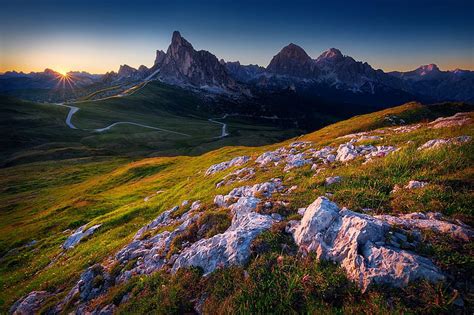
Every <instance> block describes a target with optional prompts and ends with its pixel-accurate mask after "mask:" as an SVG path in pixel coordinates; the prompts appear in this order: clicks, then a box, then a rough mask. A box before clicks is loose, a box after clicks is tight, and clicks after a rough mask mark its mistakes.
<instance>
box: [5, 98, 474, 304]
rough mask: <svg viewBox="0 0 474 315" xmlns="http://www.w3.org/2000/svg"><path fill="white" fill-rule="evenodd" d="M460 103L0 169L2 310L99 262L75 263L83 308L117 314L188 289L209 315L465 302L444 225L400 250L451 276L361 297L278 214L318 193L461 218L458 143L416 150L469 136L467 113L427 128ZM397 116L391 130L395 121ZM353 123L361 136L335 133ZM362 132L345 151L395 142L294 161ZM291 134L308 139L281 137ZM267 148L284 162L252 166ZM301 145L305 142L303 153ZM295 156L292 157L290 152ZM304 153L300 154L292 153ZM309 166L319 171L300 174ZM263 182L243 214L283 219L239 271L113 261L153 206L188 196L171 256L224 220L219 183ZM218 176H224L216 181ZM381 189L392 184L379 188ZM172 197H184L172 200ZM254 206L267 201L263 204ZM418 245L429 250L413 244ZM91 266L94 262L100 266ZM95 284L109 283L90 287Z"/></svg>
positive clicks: (464, 195)
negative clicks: (192, 210) (184, 147)
mask: <svg viewBox="0 0 474 315" xmlns="http://www.w3.org/2000/svg"><path fill="white" fill-rule="evenodd" d="M472 110H473V109H472V107H470V106H468V105H465V104H440V105H432V106H423V105H420V104H416V103H411V104H407V105H404V106H400V107H396V108H393V109H388V110H384V111H382V112H377V113H373V114H368V115H362V116H358V117H354V118H352V119H350V120H347V121H342V122H339V123H337V124H334V125H331V126H328V127H326V128H323V129H321V130H318V131H316V132H314V133H311V134H308V135H305V136H303V137H301V138H298V139H293V140H291V141H286V142H284V143H279V144H274V145H271V146H264V147H258V148H250V147H226V148H222V149H219V150H217V151H213V152H209V153H207V154H204V155H202V156H196V157H184V156H182V157H161V158H150V159H144V160H140V161H135V162H131V163H129V162H128V161H123V160H118V159H115V160H111V161H110V164H108V163H107V160H65V161H59V162H54V163H52V162H44V163H37V164H29V165H23V166H21V165H19V166H15V167H10V168H5V169H0V174H1V175H2V176H0V178H1V181H2V187H6V189H5V190H3V192H2V194H1V204H2V207H3V209H2V211H1V212H0V215H1V216H2V217H1V220H0V222H1V223H0V236H1V239H0V248H1V256H2V258H1V259H2V264H1V269H0V273H1V277H2V285H3V288H4V290H2V292H1V293H0V299H2V300H3V301H4V304H3V306H2V307H3V309H5V310H6V309H8V308H9V307H10V306H11V305H12V304H13V302H14V301H15V300H16V299H18V298H20V297H21V296H23V295H25V294H28V293H29V292H31V291H32V290H39V289H41V290H44V291H45V292H46V293H47V294H49V295H47V297H46V299H45V301H44V302H43V303H42V309H43V310H47V309H49V308H51V307H53V306H54V305H57V304H58V303H59V302H61V301H62V300H63V299H64V298H66V296H67V294H68V292H69V290H70V289H71V288H72V287H73V286H74V285H75V284H76V282H77V280H78V279H79V277H80V275H81V273H83V272H84V271H85V270H87V268H88V267H89V266H93V265H94V264H96V263H99V264H101V265H102V266H104V267H100V266H99V265H97V266H96V267H93V268H92V269H88V270H91V271H92V272H93V273H92V275H93V278H90V279H95V280H94V281H93V282H87V281H89V280H86V282H85V283H93V284H92V287H91V288H95V289H98V291H96V292H99V293H100V294H101V293H104V294H103V295H100V296H99V297H98V298H97V299H95V300H93V302H87V303H86V304H84V305H87V307H89V308H91V309H95V308H97V309H101V308H103V307H105V306H106V307H107V309H108V310H110V309H116V308H117V307H118V310H119V311H124V312H132V311H133V312H135V313H149V312H151V311H162V312H170V311H171V310H173V309H174V310H176V309H179V310H180V311H182V312H188V311H190V312H192V311H193V307H194V306H195V303H196V302H197V301H200V300H201V298H202V301H203V302H202V304H200V305H201V306H200V307H202V308H203V309H204V310H205V311H207V312H211V313H212V312H217V311H222V312H226V313H228V312H230V313H237V312H239V310H244V309H247V310H249V309H248V307H252V311H253V312H255V313H259V312H265V311H266V312H268V311H270V310H272V311H278V312H288V311H290V310H300V311H302V312H305V311H308V312H311V311H319V310H321V311H322V310H326V311H327V310H328V309H329V310H331V311H334V312H337V311H338V312H357V313H358V312H380V311H384V312H419V311H424V312H427V311H428V312H434V311H437V310H440V309H443V310H448V309H452V310H456V309H458V308H459V307H460V306H459V305H460V303H459V302H456V303H453V301H455V300H456V299H458V298H460V299H462V300H461V301H462V303H463V305H464V310H469V308H470V307H472V305H471V304H470V303H471V301H470V300H469V295H470V294H472V292H469V289H465V288H469V287H470V286H471V284H472V278H471V277H469V276H467V277H466V276H464V277H461V278H460V277H459V276H456V275H459V274H463V275H472V272H470V271H472V264H471V262H472V259H471V258H469V257H472V256H471V253H472V248H471V249H469V245H468V243H465V242H463V241H460V240H452V239H451V238H450V236H449V233H448V234H446V235H445V236H443V235H444V234H440V233H435V232H427V231H424V230H423V237H424V242H423V243H421V244H418V245H416V246H420V247H414V248H412V247H410V248H408V249H404V250H408V251H409V252H410V253H412V252H415V253H417V254H418V255H422V256H425V257H428V259H429V260H430V261H432V262H433V263H434V264H435V265H436V268H439V269H440V270H441V271H442V272H443V273H444V274H446V275H448V276H449V277H450V279H452V281H448V282H446V283H445V284H442V285H436V284H430V283H429V282H421V283H420V284H418V285H416V284H413V285H410V286H408V287H405V288H400V289H396V290H391V289H388V288H381V287H377V286H374V287H370V288H369V290H368V291H366V292H364V293H362V292H361V291H360V290H359V289H357V288H356V287H355V286H354V285H353V284H351V282H350V281H349V280H348V279H347V275H346V272H345V271H344V270H343V269H339V268H336V267H335V266H334V265H333V264H325V263H318V262H317V259H316V258H315V257H314V256H313V255H310V256H309V257H308V258H304V257H300V256H299V255H295V250H296V248H295V246H296V245H295V244H294V242H293V241H292V238H291V236H290V235H288V234H286V233H285V232H284V230H285V228H284V227H285V225H286V224H287V223H288V222H289V221H290V220H293V219H295V220H300V216H298V214H297V212H298V208H302V207H307V206H308V205H309V204H310V203H312V202H313V201H314V200H315V199H316V198H317V197H318V196H323V195H325V194H328V196H330V197H329V198H330V199H331V200H333V201H334V202H336V203H337V205H338V206H339V207H342V206H347V207H348V208H350V209H352V210H355V211H358V212H365V213H367V214H368V215H377V214H382V213H383V214H393V215H397V214H400V213H410V212H414V211H422V212H429V211H439V212H441V213H443V215H445V216H446V217H447V218H449V220H455V219H462V220H463V221H464V222H465V223H467V224H472V223H473V213H472V207H471V206H470V200H471V198H472V185H471V184H472V183H471V182H472V180H471V178H472V169H473V166H474V161H473V154H472V153H473V145H472V140H467V141H466V142H460V143H457V142H456V143H455V142H452V144H445V145H446V146H442V145H441V146H440V147H438V148H437V149H434V150H426V151H425V150H417V148H419V147H421V146H422V145H423V144H425V143H426V142H427V141H429V140H432V139H438V138H445V139H451V138H454V137H459V136H471V137H472V136H474V130H473V128H472V127H473V124H472V119H474V116H473V115H472V113H470V114H468V115H467V116H466V115H464V116H456V117H458V118H459V119H458V118H452V119H451V120H445V121H444V122H443V121H437V122H436V123H429V122H430V121H433V120H434V119H435V118H436V117H439V116H450V115H453V114H455V113H457V112H465V111H472ZM463 117H464V118H463ZM447 121H451V122H450V123H449V124H448V123H447ZM460 121H462V122H460ZM453 122H454V123H453ZM418 123H420V124H418ZM440 123H442V124H441V127H438V126H439V125H438V124H440ZM411 124H413V125H411ZM443 124H445V125H443ZM400 125H402V128H398V127H399V126H400ZM443 126H444V127H443ZM356 132H369V133H366V134H358V135H353V136H349V137H345V138H341V136H346V135H347V134H352V133H356ZM364 136H365V137H366V138H365V140H360V141H364V142H361V143H357V146H359V145H362V144H373V145H374V146H375V145H377V146H385V147H388V146H393V147H395V148H397V149H399V150H397V151H394V152H391V151H387V152H389V153H388V154H387V155H386V156H384V155H385V154H384V155H382V154H380V155H378V156H375V155H374V157H372V161H371V162H368V163H365V158H364V157H358V158H355V159H353V160H350V161H349V160H348V161H347V163H345V162H342V161H340V160H337V161H335V162H330V163H328V164H326V163H324V162H321V161H320V160H319V159H318V158H315V157H311V158H309V157H308V156H307V154H310V152H313V153H311V154H316V153H315V151H314V150H319V149H321V148H323V147H325V146H331V147H333V148H337V147H338V146H339V145H340V144H346V143H348V142H349V140H350V139H351V138H357V139H358V138H360V137H364ZM371 137H372V138H371ZM463 139H464V138H463ZM466 139H467V138H466ZM295 141H311V143H306V144H305V143H301V142H299V143H297V144H292V143H293V142H295ZM463 141H464V140H463ZM279 148H285V150H286V151H284V150H283V151H282V149H281V150H280V151H277V152H276V153H274V154H273V155H272V154H270V153H267V154H266V155H265V159H270V161H272V160H271V159H272V158H271V157H272V156H274V157H275V156H277V155H279V154H283V153H284V154H290V155H294V156H292V157H291V159H289V158H288V156H289V155H288V156H286V157H283V161H284V162H283V163H280V164H278V165H277V166H274V165H273V163H268V164H266V165H264V166H263V167H261V166H259V163H257V162H256V159H257V157H259V156H261V155H262V154H263V153H265V152H269V151H274V150H277V149H279ZM311 149H314V150H313V151H308V150H311ZM384 150H385V149H384ZM285 152H287V153H285ZM300 152H301V153H303V155H302V156H299V157H295V156H296V155H298V154H299V153H300ZM318 154H319V153H318ZM244 155H248V156H249V157H250V158H251V159H250V160H242V159H241V160H238V161H235V162H233V163H235V164H234V166H233V167H230V168H226V167H228V165H229V164H220V166H214V167H212V168H210V167H211V166H212V165H213V164H216V163H221V162H225V161H230V160H231V159H233V158H235V157H237V156H244ZM265 159H259V160H258V161H263V160H265ZM306 159H311V162H310V163H308V162H304V160H306ZM275 161H276V160H275ZM239 163H240V165H239ZM242 163H243V164H242ZM290 163H291V167H290V168H288V165H289V164H290ZM312 163H314V164H316V165H317V167H316V169H319V171H317V170H315V169H311V168H312ZM58 165H60V166H61V167H58ZM238 165H239V166H238ZM243 166H245V167H249V168H253V169H254V170H255V174H253V175H250V176H248V177H245V176H246V175H248V173H246V174H240V175H235V174H234V175H232V176H228V177H226V175H229V174H231V173H233V172H234V171H236V170H238V169H241V168H242V167H243ZM210 170H212V171H210ZM215 170H216V171H215ZM26 173H27V174H29V176H28V182H26V181H25V176H24V174H26ZM206 173H208V174H210V175H206ZM334 176H341V178H342V181H341V182H339V183H336V184H333V185H327V184H325V180H326V178H328V177H334ZM275 177H279V178H281V179H282V184H283V186H284V187H285V188H284V189H283V190H282V191H280V192H275V193H274V195H273V196H270V195H268V194H267V193H261V194H256V195H255V197H256V198H259V199H261V200H262V204H261V205H259V206H258V208H257V210H256V211H257V212H258V214H259V215H261V216H263V217H264V218H266V217H267V214H270V213H278V214H279V215H280V216H282V219H283V223H281V224H274V227H273V228H271V229H270V230H268V231H267V232H264V233H262V234H259V235H260V236H258V237H256V238H255V239H254V241H253V243H252V244H253V245H252V247H251V253H250V262H249V263H248V264H245V265H244V266H243V267H238V266H236V267H232V268H223V269H218V270H216V271H215V272H213V273H211V274H210V276H209V277H205V278H201V276H200V275H201V272H200V271H199V270H196V269H190V270H189V269H182V270H181V271H178V272H177V273H176V274H174V275H172V274H169V273H167V272H166V268H165V269H164V270H163V271H156V272H155V273H154V274H152V275H150V276H146V275H136V276H134V275H133V274H134V272H136V273H140V271H139V270H138V269H135V268H136V267H137V266H140V264H141V262H140V261H147V260H141V259H138V260H136V259H129V260H128V263H126V264H122V263H118V264H117V261H116V258H114V257H115V254H116V253H118V252H119V250H120V249H122V248H124V246H127V244H129V242H130V241H131V240H132V239H133V236H134V235H135V233H136V232H137V231H138V230H139V229H140V228H142V227H143V226H145V225H146V224H148V223H149V222H150V221H151V220H153V219H154V218H156V217H157V216H158V215H159V214H161V213H164V211H165V210H168V209H171V208H173V207H174V206H175V205H180V207H179V208H178V210H177V212H176V213H175V214H173V215H172V217H171V219H172V220H174V219H177V220H179V218H180V216H181V215H182V214H183V213H185V212H186V211H187V210H188V209H189V207H190V205H191V204H192V202H194V201H196V200H200V201H201V206H200V208H199V209H200V210H199V211H198V212H197V213H201V214H202V215H203V217H202V219H200V220H198V221H196V224H194V225H193V224H191V225H190V226H189V229H187V228H185V231H188V232H186V233H184V234H182V235H181V236H180V237H179V239H176V240H174V241H173V242H172V244H171V245H170V246H171V247H170V248H169V251H170V253H178V254H179V253H181V251H182V250H184V249H185V248H188V247H187V246H189V245H186V244H193V243H194V242H195V241H196V239H195V237H196V235H202V236H203V237H205V238H210V237H212V236H215V235H218V233H221V232H224V231H226V229H227V228H228V227H229V224H230V220H231V219H230V218H229V216H232V215H233V214H232V213H231V211H229V210H228V209H227V207H225V206H223V207H218V206H217V205H216V204H215V203H214V201H215V200H214V197H215V196H216V195H219V194H222V195H226V194H228V193H229V192H230V191H231V190H232V189H233V188H236V187H241V186H243V185H253V184H257V183H263V182H268V181H269V180H270V179H271V178H275ZM52 179H54V180H52ZM223 179H225V182H224V183H223V184H219V185H218V187H216V184H218V183H220V182H221V181H222V180H223ZM410 180H419V181H423V182H427V183H428V186H426V187H423V188H421V189H413V190H409V189H408V188H403V187H404V186H405V185H406V184H407V183H408V182H409V181H410ZM395 185H399V186H401V187H402V188H401V189H402V190H401V191H399V192H397V193H391V192H390V191H391V190H392V189H393V188H394V186H395ZM293 186H294V188H292V187H293ZM290 188H291V189H290ZM185 200H188V201H189V203H183V201H185ZM229 200H230V199H229ZM266 201H269V202H270V203H271V204H270V205H269V206H266V205H265V202H266ZM234 208H235V206H234ZM369 208H370V210H369ZM275 217H277V216H276V215H275ZM172 222H174V223H173V224H171V225H169V226H162V227H161V228H160V229H157V230H154V231H150V232H149V233H148V234H146V235H143V237H141V238H140V240H141V241H143V242H144V244H145V243H147V242H149V245H147V246H148V247H145V248H144V249H143V250H144V251H145V252H147V251H148V250H150V249H151V248H153V246H155V245H156V244H154V243H153V242H154V240H155V238H154V237H155V236H157V235H161V234H160V233H165V234H166V233H170V232H171V231H173V230H174V229H175V228H176V227H177V224H178V222H177V221H172ZM443 222H446V221H443ZM453 222H455V221H453ZM84 224H86V226H87V227H91V226H92V225H96V224H101V226H100V227H99V229H98V230H97V231H96V232H94V234H93V235H91V236H89V237H88V238H86V239H84V240H82V241H81V242H80V243H78V244H77V245H76V246H75V247H74V248H72V249H70V250H64V249H62V248H60V245H61V244H63V243H64V241H65V240H66V239H67V238H68V237H69V235H70V234H71V233H72V231H74V230H76V229H77V228H78V227H79V226H81V225H84ZM456 224H457V223H456ZM211 228H213V229H211ZM13 229H14V230H15V233H12V231H13ZM395 232H397V233H405V232H400V231H399V230H395ZM166 235H167V234H166ZM403 235H405V234H402V236H403ZM410 237H412V236H410ZM445 237H446V238H445ZM415 239H416V238H415ZM33 241H34V242H33ZM410 242H411V241H410ZM426 244H431V247H430V246H428V247H424V245H426ZM410 246H411V245H410ZM190 248H192V247H190ZM38 253H39V254H38ZM61 253H62V254H61ZM164 254H165V255H166V254H167V252H165V253H164ZM108 257H109V258H108ZM170 257H172V255H171V254H170V255H169V256H168V258H170ZM101 268H105V270H106V273H103V271H102V270H103V269H101ZM470 268H471V269H470ZM130 270H134V272H130V273H129V274H130V276H131V278H130V280H126V281H124V282H117V283H111V282H109V280H108V279H109V275H113V277H115V276H118V275H125V274H127V273H126V272H127V271H130ZM106 286H107V287H110V288H109V289H108V290H104V288H105V287H106ZM80 290H83V291H80V292H85V291H84V289H80ZM438 290H443V292H444V293H443V296H442V297H439V296H438V295H437V294H434V293H435V292H439V291H438ZM466 290H467V291H466ZM48 292H49V293H48ZM52 292H54V295H53V296H51V295H50V294H51V293H52ZM285 292H286V293H285ZM128 293H130V294H129V295H128ZM124 296H127V297H126V298H124ZM413 296H416V299H414V298H413ZM91 297H92V295H91ZM66 300H67V298H66ZM86 300H87V297H86V295H81V296H79V295H76V297H75V298H74V299H72V300H69V301H70V303H68V304H67V305H64V304H63V305H62V307H63V311H70V310H73V309H75V308H77V307H78V306H77V305H76V304H75V303H76V302H79V303H83V302H81V301H86ZM252 301H253V302H255V301H256V303H253V302H252ZM198 304H199V303H198Z"/></svg>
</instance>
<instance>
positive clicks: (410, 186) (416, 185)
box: [405, 180, 428, 189]
mask: <svg viewBox="0 0 474 315" xmlns="http://www.w3.org/2000/svg"><path fill="white" fill-rule="evenodd" d="M426 185H428V183H427V182H421V181H417V180H411V181H409V182H408V184H407V185H406V186H405V188H406V189H417V188H423V187H425V186H426Z"/></svg>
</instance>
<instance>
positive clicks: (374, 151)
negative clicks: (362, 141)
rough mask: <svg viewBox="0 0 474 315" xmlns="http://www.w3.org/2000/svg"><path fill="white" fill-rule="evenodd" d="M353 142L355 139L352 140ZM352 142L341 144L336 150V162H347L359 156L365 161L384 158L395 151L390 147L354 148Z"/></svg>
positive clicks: (370, 146) (367, 146)
mask: <svg viewBox="0 0 474 315" xmlns="http://www.w3.org/2000/svg"><path fill="white" fill-rule="evenodd" d="M353 140H355V139H353ZM353 142H354V141H352V140H351V141H349V142H347V143H343V144H341V145H340V146H339V148H338V149H337V155H336V161H340V162H348V161H351V160H353V159H355V158H357V157H359V156H363V157H364V158H365V159H366V161H368V160H371V159H372V158H373V157H384V156H386V155H387V154H389V153H391V152H393V151H395V150H396V148H395V147H392V146H373V145H359V146H355V145H354V144H353Z"/></svg>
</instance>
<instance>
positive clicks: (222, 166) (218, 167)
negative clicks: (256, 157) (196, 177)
mask: <svg viewBox="0 0 474 315" xmlns="http://www.w3.org/2000/svg"><path fill="white" fill-rule="evenodd" d="M249 160H250V156H238V157H236V158H233V159H232V160H230V161H225V162H222V163H218V164H214V165H211V166H210V167H209V168H208V169H207V171H206V176H208V175H212V174H214V173H217V172H221V171H224V170H226V169H228V168H230V167H232V166H238V165H243V164H245V163H247V162H248V161H249Z"/></svg>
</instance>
